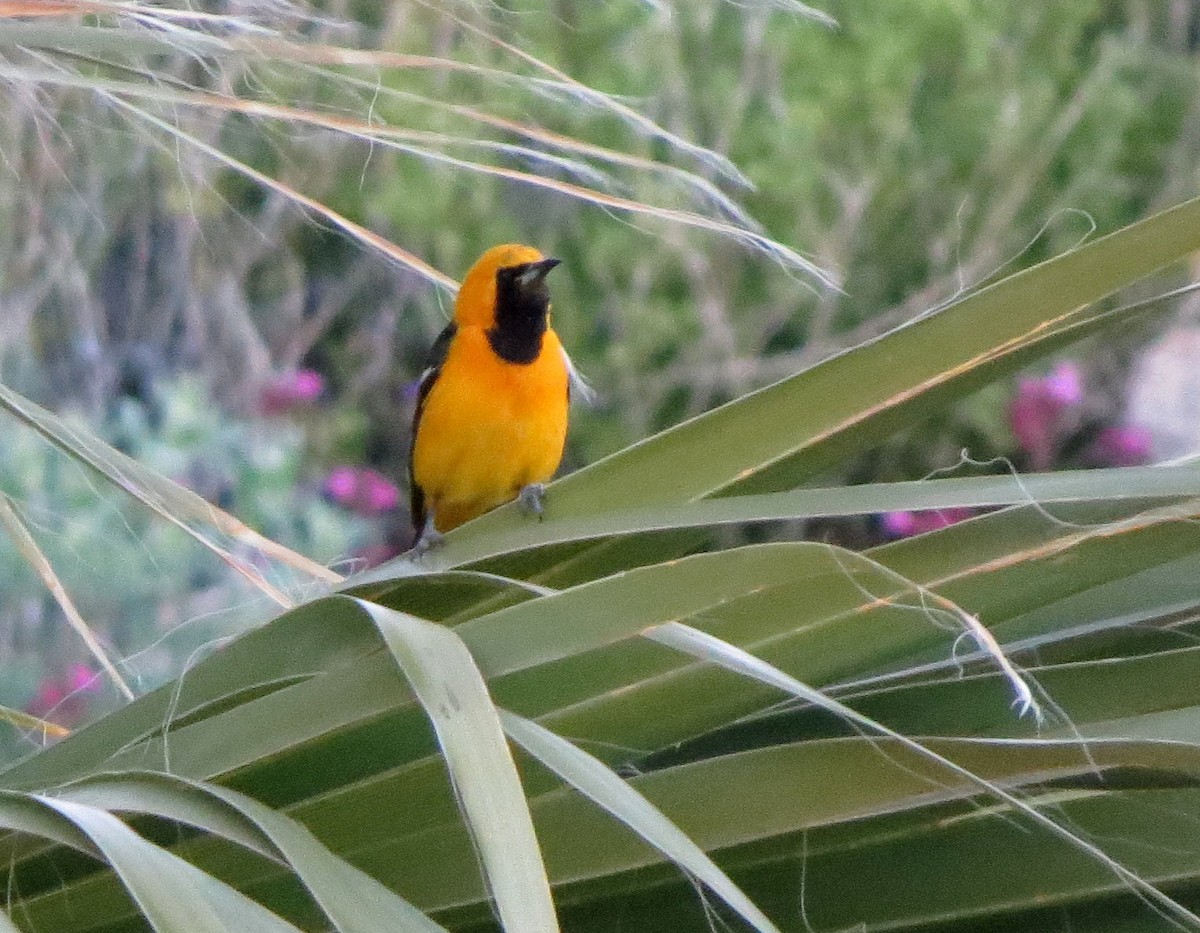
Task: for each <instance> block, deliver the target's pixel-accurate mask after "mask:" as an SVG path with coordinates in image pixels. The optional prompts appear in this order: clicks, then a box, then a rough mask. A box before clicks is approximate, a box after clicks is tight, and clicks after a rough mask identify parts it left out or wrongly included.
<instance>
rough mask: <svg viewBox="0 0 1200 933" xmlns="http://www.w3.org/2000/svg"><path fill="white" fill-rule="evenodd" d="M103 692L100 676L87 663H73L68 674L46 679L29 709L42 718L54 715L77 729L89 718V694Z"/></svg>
mask: <svg viewBox="0 0 1200 933" xmlns="http://www.w3.org/2000/svg"><path fill="white" fill-rule="evenodd" d="M103 689H104V685H103V684H102V683H101V681H100V675H99V674H97V673H96V672H95V671H93V670H92V669H91V668H90V667H88V666H87V665H86V664H72V665H71V666H70V667H69V668H67V671H66V673H64V674H61V675H53V674H52V675H49V676H47V677H44V678H43V679H42V682H41V683H40V684H38V688H37V693H35V694H34V696H33V699H32V700H30V701H29V702H28V703H26V704H25V710H26V712H28V713H32V714H33V715H34V716H40V717H42V718H46V717H48V716H51V715H53V719H54V721H55V722H57V723H60V724H62V725H65V726H73V725H75V724H76V723H78V722H80V721H82V720H83V719H84V717H85V716H86V715H87V708H88V695H89V694H95V693H100V692H102V691H103Z"/></svg>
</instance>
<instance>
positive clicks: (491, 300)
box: [454, 243, 559, 329]
mask: <svg viewBox="0 0 1200 933" xmlns="http://www.w3.org/2000/svg"><path fill="white" fill-rule="evenodd" d="M558 263H559V260H557V259H547V258H546V257H545V256H543V255H542V254H541V253H540V252H538V250H536V249H534V248H533V247H532V246H522V245H520V244H517V243H505V244H503V245H501V246H493V247H492V248H491V249H489V250H488V251H487V252H486V253H484V254H483V255H482V256H480V257H479V259H478V260H476V262H475V265H473V266H471V268H470V270H469V271H468V272H467V275H466V278H464V279H463V283H462V287H461V288H460V289H459V290H458V298H457V299H456V300H455V302H454V320H455V321H456V322H457V323H458V324H459V325H460V326H476V327H483V328H485V329H490V328H492V327H497V326H500V327H505V326H506V325H516V326H518V327H519V326H521V325H526V326H528V325H529V324H535V325H536V324H543V325H544V322H545V320H546V316H547V315H548V313H549V311H550V292H549V290H548V289H547V288H546V273H548V272H549V271H550V270H551V269H553V268H554V267H555V266H557V265H558Z"/></svg>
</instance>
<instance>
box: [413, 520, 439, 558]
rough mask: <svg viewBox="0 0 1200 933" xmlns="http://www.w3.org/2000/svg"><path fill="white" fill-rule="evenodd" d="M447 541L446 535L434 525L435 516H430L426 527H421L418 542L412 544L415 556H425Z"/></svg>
mask: <svg viewBox="0 0 1200 933" xmlns="http://www.w3.org/2000/svg"><path fill="white" fill-rule="evenodd" d="M445 543H446V536H445V535H444V534H442V533H441V532H440V531H438V530H437V529H436V528H434V527H433V517H432V516H430V517H429V518H428V519H427V520H426V522H425V527H424V528H422V529H421V536H420V537H419V538H417V543H416V544H414V545H413V546H412V554H413V557H423V556H424V555H425V554H428V553H429V552H430V551H432V550H435V549H436V548H440V547H441V546H442V545H443V544H445Z"/></svg>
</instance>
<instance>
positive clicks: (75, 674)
mask: <svg viewBox="0 0 1200 933" xmlns="http://www.w3.org/2000/svg"><path fill="white" fill-rule="evenodd" d="M66 680H67V689H68V690H69V691H70V692H71V693H99V692H100V691H102V690H103V689H104V685H103V684H102V683H101V682H100V675H99V673H97V672H96V671H93V670H92V669H91V668H90V667H88V666H87V665H86V664H72V665H71V666H70V667H69V668H67V677H66Z"/></svg>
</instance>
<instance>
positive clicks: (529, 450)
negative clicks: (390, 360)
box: [412, 326, 567, 532]
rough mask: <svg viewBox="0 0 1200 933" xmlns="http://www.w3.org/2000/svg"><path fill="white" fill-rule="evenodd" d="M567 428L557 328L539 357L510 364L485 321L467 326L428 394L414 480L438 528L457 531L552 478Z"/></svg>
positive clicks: (563, 369)
mask: <svg viewBox="0 0 1200 933" xmlns="http://www.w3.org/2000/svg"><path fill="white" fill-rule="evenodd" d="M566 435H567V363H566V357H565V355H564V354H563V350H562V345H561V344H560V343H559V340H558V337H557V335H556V334H555V333H554V331H553V330H547V331H546V333H545V335H544V336H543V337H542V349H541V353H539V354H538V356H537V358H536V359H535V360H534V361H533V362H532V363H527V364H514V363H508V362H505V361H504V360H502V359H501V358H500V357H498V356H497V355H496V354H495V352H494V351H493V350H492V348H491V346H490V345H489V343H488V339H487V335H486V334H485V332H484V330H483V328H481V327H475V326H465V327H460V328H459V329H458V331H457V333H456V334H455V336H454V341H453V343H452V344H451V346H450V350H449V353H448V355H447V357H446V360H445V362H444V363H443V364H442V367H441V371H440V373H439V374H438V376H437V379H436V381H435V382H434V384H433V387H432V388H431V389H430V391H429V395H428V397H427V398H426V399H425V404H424V408H423V411H422V414H421V419H420V423H419V424H418V426H417V436H416V438H415V439H414V445H413V455H412V470H413V480H414V481H415V482H416V483H417V484H419V485H420V487H421V489H422V490H423V491H424V493H425V496H426V499H427V501H428V503H429V506H430V508H431V511H432V513H433V517H434V524H435V527H436V528H437V530H438V531H443V532H444V531H449V530H450V529H451V528H454V527H456V526H457V525H460V524H462V523H463V522H465V521H469V520H470V519H472V518H474V517H476V516H477V515H481V514H483V513H484V512H486V511H488V510H489V509H492V508H495V507H496V506H497V505H500V504H502V503H504V502H508V501H509V500H511V499H513V498H515V497H516V496H517V494H518V493H519V492H520V490H521V489H522V487H524V486H527V485H529V484H530V483H544V482H546V481H547V480H549V479H550V477H551V476H553V475H554V471H555V470H556V469H558V464H559V461H560V460H561V459H562V452H563V444H564V443H565V441H566Z"/></svg>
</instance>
